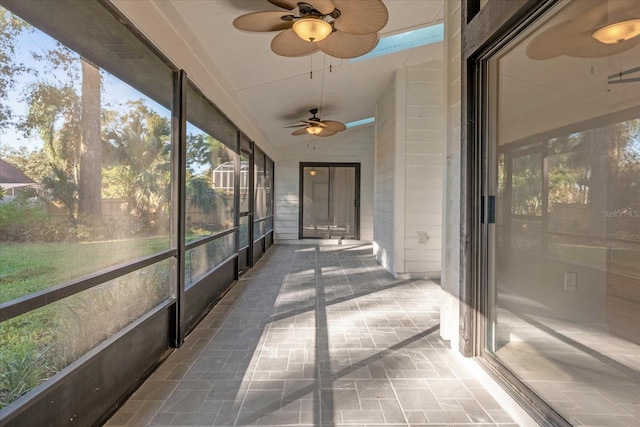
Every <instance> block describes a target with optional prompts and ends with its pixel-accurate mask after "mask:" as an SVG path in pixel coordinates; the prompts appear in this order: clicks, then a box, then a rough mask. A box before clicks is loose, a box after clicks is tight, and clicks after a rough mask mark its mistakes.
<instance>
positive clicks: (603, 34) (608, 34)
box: [593, 19, 640, 44]
mask: <svg viewBox="0 0 640 427" xmlns="http://www.w3.org/2000/svg"><path fill="white" fill-rule="evenodd" d="M639 35H640V19H630V20H627V21H621V22H615V23H613V24H611V25H607V26H606V27H603V28H600V29H599V30H598V31H596V32H595V33H593V38H594V39H596V40H598V41H599V42H600V43H604V44H616V43H622V42H624V41H627V40H630V39H632V38H634V37H638V36H639Z"/></svg>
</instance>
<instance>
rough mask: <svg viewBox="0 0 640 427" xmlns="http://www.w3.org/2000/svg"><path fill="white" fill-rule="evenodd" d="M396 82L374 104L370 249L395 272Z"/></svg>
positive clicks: (391, 83) (387, 267)
mask: <svg viewBox="0 0 640 427" xmlns="http://www.w3.org/2000/svg"><path fill="white" fill-rule="evenodd" d="M395 87H396V83H395V80H393V81H391V82H390V83H389V86H388V87H387V89H386V90H385V92H384V95H383V96H382V97H381V98H380V99H379V100H378V102H377V103H376V124H375V177H374V181H375V198H374V205H375V214H374V227H373V230H374V231H373V240H374V244H373V249H374V252H375V255H376V259H377V260H378V262H379V263H380V264H381V265H382V266H383V267H385V268H386V269H387V270H389V271H390V272H391V273H392V274H394V275H395V273H396V271H395V265H396V264H395V261H394V258H395V253H396V252H395V245H396V243H395V229H394V224H395V223H394V219H395V215H394V201H395V199H394V185H395V181H396V180H395V173H396V165H395V161H396V152H395V150H396V93H395Z"/></svg>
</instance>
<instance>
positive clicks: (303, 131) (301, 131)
mask: <svg viewBox="0 0 640 427" xmlns="http://www.w3.org/2000/svg"><path fill="white" fill-rule="evenodd" d="M291 135H294V136H300V135H309V133H308V132H307V128H306V127H304V128H302V129H298V130H294V131H293V132H292V133H291Z"/></svg>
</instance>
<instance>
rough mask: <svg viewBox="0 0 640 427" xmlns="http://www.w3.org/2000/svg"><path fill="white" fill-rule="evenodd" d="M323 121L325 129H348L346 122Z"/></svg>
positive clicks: (340, 130) (332, 130)
mask: <svg viewBox="0 0 640 427" xmlns="http://www.w3.org/2000/svg"><path fill="white" fill-rule="evenodd" d="M322 123H323V124H324V125H325V128H324V130H328V131H331V132H342V131H343V130H347V127H346V126H345V125H344V123H340V122H336V121H334V120H323V121H322Z"/></svg>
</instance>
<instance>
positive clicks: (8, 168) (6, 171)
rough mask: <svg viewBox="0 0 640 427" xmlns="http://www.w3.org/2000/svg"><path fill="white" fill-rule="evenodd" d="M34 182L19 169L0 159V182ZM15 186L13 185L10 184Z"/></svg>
mask: <svg viewBox="0 0 640 427" xmlns="http://www.w3.org/2000/svg"><path fill="white" fill-rule="evenodd" d="M35 183H36V182H35V181H34V180H32V179H31V178H29V177H28V176H27V175H25V174H24V173H22V172H21V171H20V170H19V169H17V168H16V167H15V166H12V165H11V164H9V163H7V162H5V161H4V160H2V159H0V184H35ZM12 187H15V186H12Z"/></svg>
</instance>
